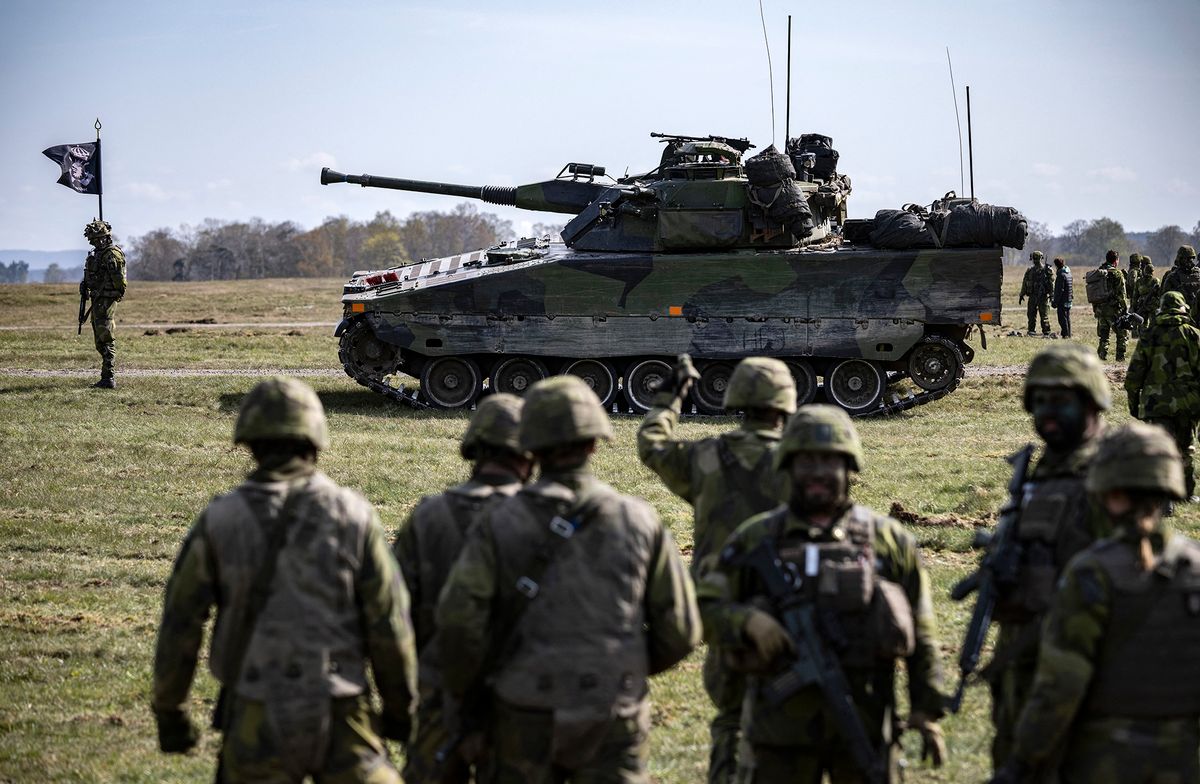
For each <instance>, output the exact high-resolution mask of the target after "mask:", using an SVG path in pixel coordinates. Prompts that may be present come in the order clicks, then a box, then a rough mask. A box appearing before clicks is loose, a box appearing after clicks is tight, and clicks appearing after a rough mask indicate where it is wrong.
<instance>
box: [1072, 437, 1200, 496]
mask: <svg viewBox="0 0 1200 784" xmlns="http://www.w3.org/2000/svg"><path fill="white" fill-rule="evenodd" d="M1086 487H1087V490H1088V492H1089V493H1103V492H1104V491H1106V490H1144V491H1149V492H1152V493H1162V494H1163V495H1166V496H1169V497H1171V498H1175V499H1182V498H1183V497H1184V492H1185V491H1184V480H1183V461H1182V459H1181V458H1180V456H1179V447H1177V446H1176V445H1175V439H1173V438H1171V436H1170V435H1168V434H1167V431H1166V430H1163V429H1162V428H1161V427H1159V426H1158V425H1149V424H1146V423H1145V422H1138V421H1136V420H1135V421H1133V422H1130V423H1129V424H1127V425H1125V426H1124V427H1121V428H1118V429H1117V430H1113V431H1111V432H1109V433H1108V434H1106V435H1105V436H1103V437H1102V438H1101V439H1100V445H1099V447H1098V448H1097V449H1096V456H1095V457H1094V458H1092V462H1091V466H1090V467H1089V468H1088V475H1087V483H1086Z"/></svg>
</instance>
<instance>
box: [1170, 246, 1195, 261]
mask: <svg viewBox="0 0 1200 784" xmlns="http://www.w3.org/2000/svg"><path fill="white" fill-rule="evenodd" d="M1195 258H1196V249H1195V248H1193V247H1192V246H1191V245H1180V246H1179V250H1177V251H1175V261H1183V260H1184V259H1193V260H1194V259H1195Z"/></svg>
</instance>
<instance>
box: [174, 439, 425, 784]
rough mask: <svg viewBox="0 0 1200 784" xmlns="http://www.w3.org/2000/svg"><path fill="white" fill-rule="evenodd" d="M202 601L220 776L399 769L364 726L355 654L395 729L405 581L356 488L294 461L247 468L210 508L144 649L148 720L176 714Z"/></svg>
mask: <svg viewBox="0 0 1200 784" xmlns="http://www.w3.org/2000/svg"><path fill="white" fill-rule="evenodd" d="M285 504H286V506H287V509H291V510H294V511H292V512H291V513H290V520H291V522H290V523H289V525H290V527H291V528H290V530H289V531H288V533H287V534H286V539H285V542H284V545H283V547H282V550H281V551H280V552H279V554H278V567H277V569H276V572H275V575H274V579H273V582H272V584H271V586H270V593H269V595H268V597H267V599H266V601H265V604H264V605H263V607H262V610H261V612H260V613H259V615H258V619H257V623H256V624H255V625H254V628H253V631H252V634H251V636H250V639H249V643H248V646H247V648H246V653H245V656H244V658H243V660H242V662H241V664H240V667H239V664H238V663H237V662H234V661H232V657H233V656H235V655H236V653H235V652H234V651H232V650H231V647H232V646H233V644H234V643H233V640H234V639H235V637H236V635H237V634H238V632H237V631H236V630H237V629H239V628H240V627H241V626H242V625H243V624H244V619H245V615H246V613H247V608H248V605H249V603H250V602H251V601H252V599H251V597H250V593H251V592H252V587H253V583H254V576H255V574H256V573H257V572H258V571H259V570H260V569H262V568H263V563H264V559H265V557H266V552H265V551H266V548H267V530H268V526H273V525H277V524H279V522H278V520H279V517H280V515H281V514H284V513H285V511H286V510H285ZM213 605H216V607H217V620H216V626H215V629H214V631H213V635H212V643H211V649H210V653H209V668H210V669H211V670H212V673H213V675H214V677H215V678H216V679H217V680H218V681H219V682H221V683H222V684H223V686H224V688H225V689H226V690H227V691H228V696H227V697H226V699H231V700H233V702H232V709H231V711H230V714H229V715H230V717H231V718H230V721H229V723H228V724H227V725H226V727H225V728H224V729H225V750H224V751H223V752H222V771H223V775H225V776H226V779H225V780H228V781H261V780H267V778H265V773H266V772H267V771H270V772H271V773H272V776H271V777H270V779H269V780H273V781H275V780H295V781H299V780H300V779H301V778H303V777H304V775H306V774H313V775H317V776H318V777H319V778H322V780H324V776H326V775H328V776H330V779H329V780H350V781H381V782H382V781H387V782H396V781H399V776H398V774H396V772H395V771H394V769H392V768H391V767H390V764H389V763H388V762H387V755H386V750H385V748H384V746H383V743H382V741H381V740H380V738H379V737H378V736H376V735H375V732H374V730H372V729H371V724H370V721H369V718H370V716H369V711H368V709H367V705H366V695H368V693H369V692H368V685H367V677H366V665H367V661H368V660H369V661H370V663H371V669H372V671H373V674H374V680H375V683H376V685H377V686H378V689H379V692H380V695H381V697H382V698H383V711H384V714H383V722H384V727H385V732H388V734H389V735H392V736H396V735H400V736H403V735H405V734H406V732H405V728H407V727H408V725H409V718H408V714H409V711H410V709H411V706H412V702H413V697H414V692H415V676H416V656H415V652H414V648H413V634H412V627H411V626H410V624H409V620H408V593H407V591H406V590H405V588H404V584H403V580H402V578H401V575H400V573H399V570H398V569H397V568H396V563H395V560H394V559H393V557H392V555H391V552H390V551H389V549H388V545H387V539H386V537H385V535H384V533H383V530H382V529H381V528H380V527H379V521H378V518H377V516H376V514H375V512H374V510H373V509H372V507H371V505H370V504H369V503H368V502H367V501H366V500H365V499H364V498H362V497H361V496H360V495H358V494H357V493H355V492H353V491H351V490H348V489H345V488H342V487H339V486H338V485H336V484H335V483H333V482H332V481H331V480H330V479H328V478H327V477H326V476H325V475H324V474H322V473H320V472H318V471H315V470H314V469H313V467H312V464H311V463H307V462H303V461H294V462H293V463H292V464H289V465H288V466H285V467H284V468H282V469H280V470H278V471H264V470H260V471H258V472H256V473H255V474H252V475H251V477H250V478H249V479H248V480H247V481H246V482H244V483H243V484H242V485H240V486H239V487H238V488H236V489H235V490H234V491H232V492H231V493H228V494H226V495H223V496H219V497H218V498H216V499H215V500H214V501H213V502H212V503H211V504H210V505H209V506H208V508H207V509H206V510H205V511H204V512H203V513H202V514H201V515H200V517H199V518H198V519H197V521H196V523H195V525H194V526H193V527H192V529H191V531H190V533H189V534H188V537H187V539H186V541H185V542H184V544H183V548H182V550H181V552H180V555H179V558H178V560H177V561H176V563H175V569H174V572H173V573H172V575H171V579H170V582H169V583H168V585H167V590H166V597H165V600H164V605H163V619H162V626H161V629H160V633H159V636H158V646H157V650H156V652H155V659H154V696H153V707H154V711H155V713H156V715H158V716H159V717H160V721H161V720H162V717H163V716H164V715H166V716H171V715H178V714H180V713H182V712H183V706H184V705H185V702H186V699H187V692H188V689H189V687H190V684H191V681H192V677H193V673H194V670H195V666H196V662H197V655H198V652H199V648H200V644H201V638H202V633H203V626H204V621H205V619H206V618H207V617H208V614H209V611H210V609H211V608H212V606H213ZM234 671H237V672H238V673H239V677H238V679H237V682H236V683H233V682H229V678H230V675H231V673H232V672H234ZM389 727H390V728H391V730H390V731H389V730H388V729H387V728H389ZM342 744H348V745H342ZM343 766H344V767H343Z"/></svg>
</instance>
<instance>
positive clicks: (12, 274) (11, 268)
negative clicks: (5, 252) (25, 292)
mask: <svg viewBox="0 0 1200 784" xmlns="http://www.w3.org/2000/svg"><path fill="white" fill-rule="evenodd" d="M28 280H29V264H28V263H27V262H24V261H10V262H9V263H8V264H5V263H4V262H2V261H0V283H25V282H27V281H28Z"/></svg>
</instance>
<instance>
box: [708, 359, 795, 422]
mask: <svg viewBox="0 0 1200 784" xmlns="http://www.w3.org/2000/svg"><path fill="white" fill-rule="evenodd" d="M724 406H725V408H726V410H728V411H744V410H745V409H747V408H773V409H775V410H777V411H782V412H784V413H785V414H794V413H796V381H795V379H793V378H792V373H791V371H790V370H788V366H787V365H785V364H783V363H782V362H780V361H779V360H778V359H771V358H770V357H746V358H745V359H743V360H742V361H741V362H739V363H738V364H737V367H735V368H734V369H733V373H732V374H731V375H730V376H729V386H727V387H726V388H725V402H724Z"/></svg>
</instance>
